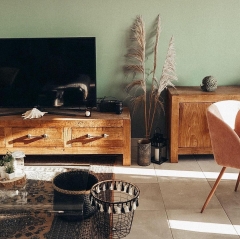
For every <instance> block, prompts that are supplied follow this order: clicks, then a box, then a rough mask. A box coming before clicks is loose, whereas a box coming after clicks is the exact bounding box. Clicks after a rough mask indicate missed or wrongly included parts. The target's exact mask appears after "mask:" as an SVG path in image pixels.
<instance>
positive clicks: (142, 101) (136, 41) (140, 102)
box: [124, 15, 178, 138]
mask: <svg viewBox="0 0 240 239" xmlns="http://www.w3.org/2000/svg"><path fill="white" fill-rule="evenodd" d="M131 33H132V35H131V45H130V46H129V49H128V53H127V54H126V58H127V64H126V65H125V67H124V69H125V72H126V73H127V75H129V74H132V77H133V80H132V82H131V83H129V84H128V85H127V86H126V88H125V90H126V92H127V94H128V97H129V98H130V102H131V107H132V109H133V115H134V114H135V113H136V111H137V110H138V109H139V108H141V107H143V114H144V125H145V137H146V138H150V134H151V131H152V127H153V123H154V119H155V118H156V116H157V114H159V113H160V112H161V110H162V111H164V106H163V100H162V98H161V93H162V92H163V90H165V89H166V88H167V87H168V86H171V87H174V84H173V81H175V80H178V78H177V75H176V72H175V49H174V39H173V37H172V38H171V39H170V42H169V45H168V51H167V56H166V59H165V62H164V65H163V68H162V73H161V76H160V78H159V79H158V78H157V76H156V70H157V59H158V57H157V56H158V43H159V38H160V33H161V18H160V15H158V17H157V21H156V28H155V43H154V47H153V54H154V56H153V68H152V70H150V71H147V70H146V67H145V62H146V60H147V57H146V33H145V24H144V21H143V18H142V16H137V17H136V19H135V22H134V24H133V27H132V29H131ZM149 79H151V80H149ZM149 81H151V86H150V89H149V90H148V82H149Z"/></svg>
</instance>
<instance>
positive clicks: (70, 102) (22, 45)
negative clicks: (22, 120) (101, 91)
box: [0, 37, 96, 109]
mask: <svg viewBox="0 0 240 239" xmlns="http://www.w3.org/2000/svg"><path fill="white" fill-rule="evenodd" d="M95 105H96V39H95V37H64V38H62V37H58V38H7V39H6V38H4V39H3V38H2V39H0V108H30V107H37V106H38V107H43V108H52V107H53V108H64V109H74V108H79V109H80V108H81V107H93V106H95Z"/></svg>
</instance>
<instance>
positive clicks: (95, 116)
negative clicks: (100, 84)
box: [0, 107, 130, 122]
mask: <svg viewBox="0 0 240 239" xmlns="http://www.w3.org/2000/svg"><path fill="white" fill-rule="evenodd" d="M27 110H29V109H22V111H21V109H16V111H17V112H18V113H16V114H11V113H10V114H11V115H6V114H5V113H7V112H13V111H12V110H10V109H8V110H7V109H1V108H0V122H1V121H13V120H14V121H28V122H29V121H31V122H34V121H35V122H36V121H38V122H43V121H79V120H81V121H89V120H91V121H92V120H123V119H130V112H129V109H128V108H127V107H124V108H123V112H122V114H116V113H114V112H113V113H112V112H108V113H105V112H98V111H92V113H91V117H86V116H85V112H84V111H80V112H70V111H69V112H70V114H69V115H67V114H66V115H64V114H63V112H61V113H59V114H57V113H56V114H55V113H53V112H52V113H50V112H49V113H46V114H45V115H44V116H43V117H40V118H35V119H23V117H22V113H24V112H26V111H27ZM21 112H22V113H21ZM65 112H66V113H69V112H67V111H65Z"/></svg>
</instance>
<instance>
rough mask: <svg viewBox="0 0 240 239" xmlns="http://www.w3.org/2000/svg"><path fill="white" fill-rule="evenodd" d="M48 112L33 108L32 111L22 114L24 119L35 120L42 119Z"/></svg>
mask: <svg viewBox="0 0 240 239" xmlns="http://www.w3.org/2000/svg"><path fill="white" fill-rule="evenodd" d="M46 113H47V112H41V111H40V110H38V109H37V108H33V109H32V110H28V111H26V112H25V113H23V114H22V117H23V118H24V119H34V118H40V117H42V116H43V115H44V114H46Z"/></svg>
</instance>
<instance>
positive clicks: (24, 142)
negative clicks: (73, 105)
mask: <svg viewBox="0 0 240 239" xmlns="http://www.w3.org/2000/svg"><path fill="white" fill-rule="evenodd" d="M28 110H29V109H28ZM18 111H19V109H18ZM25 111H26V109H25V110H23V112H25ZM17 150H20V151H23V152H24V153H25V154H26V155H27V154H29V155H51V154H56V155H57V154H58V155H64V154H65V155H71V154H122V155H123V165H131V119H130V113H129V110H128V109H127V108H124V109H123V113H122V114H115V113H100V112H97V111H92V114H91V117H85V112H79V113H76V115H74V116H66V115H62V114H61V115H58V114H45V115H44V116H43V117H41V118H38V119H23V118H22V117H21V114H18V115H9V116H0V154H3V155H4V154H6V152H7V151H11V152H12V151H17Z"/></svg>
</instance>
